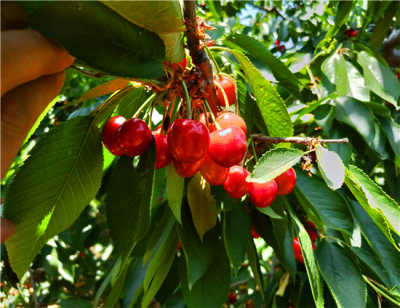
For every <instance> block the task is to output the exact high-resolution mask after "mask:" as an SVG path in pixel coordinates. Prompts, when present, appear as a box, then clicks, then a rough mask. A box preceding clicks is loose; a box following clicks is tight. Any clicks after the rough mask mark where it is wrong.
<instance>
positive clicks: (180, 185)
mask: <svg viewBox="0 0 400 308" xmlns="http://www.w3.org/2000/svg"><path fill="white" fill-rule="evenodd" d="M166 168H167V198H168V206H169V207H170V209H171V211H172V213H173V214H174V216H175V218H176V220H177V221H178V222H179V223H180V224H182V218H181V209H182V199H183V191H184V189H185V180H184V178H182V177H181V176H179V175H178V174H177V173H176V171H175V168H174V167H173V166H172V165H171V164H169V165H168V166H167V167H166Z"/></svg>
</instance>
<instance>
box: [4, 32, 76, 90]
mask: <svg viewBox="0 0 400 308" xmlns="http://www.w3.org/2000/svg"><path fill="white" fill-rule="evenodd" d="M1 43H2V44H1V52H2V54H1V95H2V96H3V94H4V93H7V92H8V91H9V90H11V89H14V88H16V87H17V86H19V85H21V84H24V83H26V82H29V81H32V80H35V79H37V78H39V77H41V76H45V75H51V74H55V73H58V72H61V71H63V70H64V69H65V68H67V67H68V66H70V65H71V64H72V63H73V61H74V59H73V57H72V56H70V55H69V54H68V53H67V51H66V50H65V49H63V48H62V47H61V46H60V45H58V44H55V43H52V42H50V41H48V40H47V39H46V38H45V37H43V36H42V35H41V34H40V33H39V32H36V31H34V30H31V29H25V30H8V31H3V32H2V36H1Z"/></svg>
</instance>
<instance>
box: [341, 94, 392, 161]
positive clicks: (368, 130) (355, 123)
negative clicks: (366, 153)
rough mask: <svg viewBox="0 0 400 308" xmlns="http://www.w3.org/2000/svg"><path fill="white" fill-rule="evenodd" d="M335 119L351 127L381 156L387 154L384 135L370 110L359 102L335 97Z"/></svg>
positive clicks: (384, 156) (383, 156)
mask: <svg viewBox="0 0 400 308" xmlns="http://www.w3.org/2000/svg"><path fill="white" fill-rule="evenodd" d="M336 119H337V120H338V121H341V122H344V123H346V124H347V125H349V126H351V127H353V128H354V129H355V130H356V131H357V132H358V133H360V135H361V136H362V137H363V138H364V139H365V142H366V143H367V145H369V146H370V147H371V149H373V150H374V151H375V152H376V153H377V154H379V155H380V157H381V158H386V157H387V156H388V154H387V152H386V149H385V136H384V135H383V132H382V130H381V129H380V127H379V125H378V123H377V121H376V119H375V117H374V115H373V114H372V112H371V111H370V110H369V109H368V108H367V107H366V106H365V105H364V104H363V103H361V102H358V101H356V100H354V99H352V98H349V97H340V98H337V99H336Z"/></svg>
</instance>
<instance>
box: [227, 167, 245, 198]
mask: <svg viewBox="0 0 400 308" xmlns="http://www.w3.org/2000/svg"><path fill="white" fill-rule="evenodd" d="M248 175H249V172H248V171H247V170H246V169H244V168H243V167H241V166H232V167H230V168H229V172H228V176H227V177H226V180H225V182H224V189H225V191H226V192H227V193H228V195H229V196H231V197H232V198H234V199H239V198H241V197H243V196H244V195H245V194H247V192H248V191H249V183H247V182H246V178H247V176H248Z"/></svg>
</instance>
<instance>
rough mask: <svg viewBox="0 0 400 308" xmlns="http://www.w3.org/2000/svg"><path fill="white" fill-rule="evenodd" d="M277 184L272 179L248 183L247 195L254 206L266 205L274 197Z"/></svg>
mask: <svg viewBox="0 0 400 308" xmlns="http://www.w3.org/2000/svg"><path fill="white" fill-rule="evenodd" d="M277 190H278V186H277V185H276V183H275V181H274V180H271V181H268V182H266V183H254V182H251V183H249V196H250V201H251V202H252V203H253V204H254V205H255V206H256V207H261V208H263V207H267V206H269V205H270V204H271V203H272V202H273V201H274V200H275V197H276V192H277Z"/></svg>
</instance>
